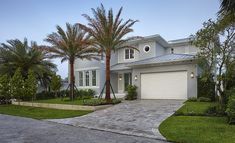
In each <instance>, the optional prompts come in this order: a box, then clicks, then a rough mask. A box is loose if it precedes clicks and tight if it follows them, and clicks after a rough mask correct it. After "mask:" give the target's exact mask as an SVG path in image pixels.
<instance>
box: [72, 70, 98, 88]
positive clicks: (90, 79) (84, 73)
mask: <svg viewBox="0 0 235 143" xmlns="http://www.w3.org/2000/svg"><path fill="white" fill-rule="evenodd" d="M99 69H100V68H99V67H92V68H81V69H75V71H77V72H82V73H83V86H79V88H82V89H87V88H99V80H100V77H98V76H99ZM86 71H88V72H89V86H86ZM92 71H96V85H95V86H93V85H92ZM78 81H79V75H78ZM78 85H79V84H78Z"/></svg>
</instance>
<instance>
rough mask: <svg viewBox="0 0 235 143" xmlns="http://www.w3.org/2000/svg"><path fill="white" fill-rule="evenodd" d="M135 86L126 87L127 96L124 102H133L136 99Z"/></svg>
mask: <svg viewBox="0 0 235 143" xmlns="http://www.w3.org/2000/svg"><path fill="white" fill-rule="evenodd" d="M136 90H137V86H135V85H128V86H127V95H126V100H135V99H137V92H136Z"/></svg>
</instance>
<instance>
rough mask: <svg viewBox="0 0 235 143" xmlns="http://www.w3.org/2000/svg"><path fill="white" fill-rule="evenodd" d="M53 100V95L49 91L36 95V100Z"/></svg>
mask: <svg viewBox="0 0 235 143" xmlns="http://www.w3.org/2000/svg"><path fill="white" fill-rule="evenodd" d="M52 98H55V94H54V93H53V92H49V91H42V92H39V93H37V94H36V99H37V100H44V99H52Z"/></svg>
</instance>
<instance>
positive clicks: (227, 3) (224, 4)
mask: <svg viewBox="0 0 235 143" xmlns="http://www.w3.org/2000/svg"><path fill="white" fill-rule="evenodd" d="M219 14H223V15H227V14H234V15H235V1H234V0H221V4H220V10H219Z"/></svg>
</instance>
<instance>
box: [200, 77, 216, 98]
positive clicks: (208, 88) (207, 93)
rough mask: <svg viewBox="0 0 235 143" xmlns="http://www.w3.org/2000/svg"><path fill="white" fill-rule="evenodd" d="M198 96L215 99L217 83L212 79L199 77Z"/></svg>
mask: <svg viewBox="0 0 235 143" xmlns="http://www.w3.org/2000/svg"><path fill="white" fill-rule="evenodd" d="M197 87H198V97H199V98H200V97H205V98H209V99H210V100H211V101H215V83H214V82H213V81H212V79H211V80H207V81H205V80H204V79H203V78H198V86H197Z"/></svg>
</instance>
